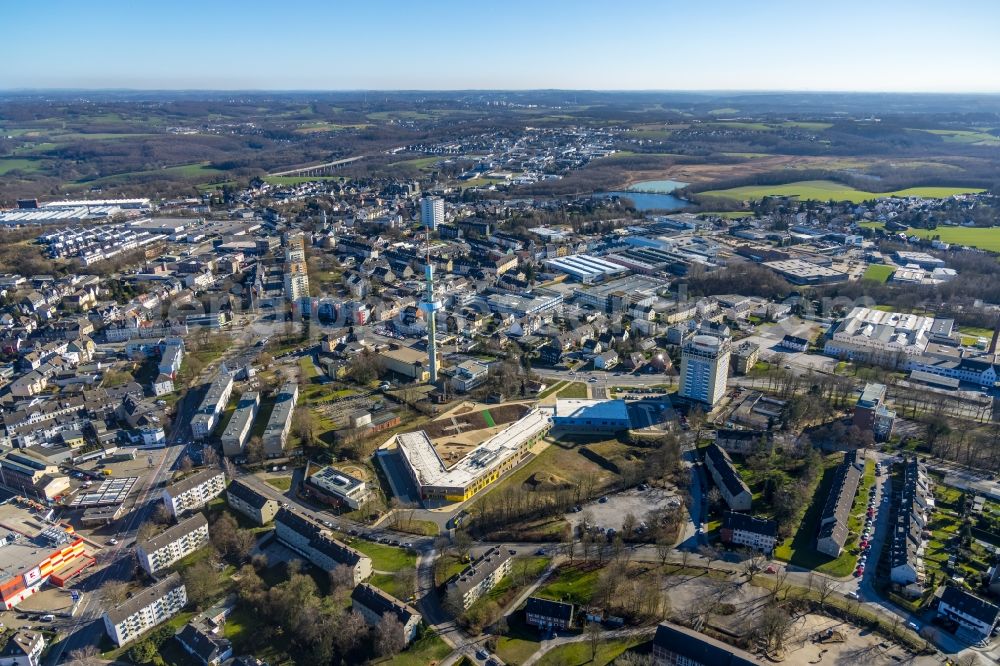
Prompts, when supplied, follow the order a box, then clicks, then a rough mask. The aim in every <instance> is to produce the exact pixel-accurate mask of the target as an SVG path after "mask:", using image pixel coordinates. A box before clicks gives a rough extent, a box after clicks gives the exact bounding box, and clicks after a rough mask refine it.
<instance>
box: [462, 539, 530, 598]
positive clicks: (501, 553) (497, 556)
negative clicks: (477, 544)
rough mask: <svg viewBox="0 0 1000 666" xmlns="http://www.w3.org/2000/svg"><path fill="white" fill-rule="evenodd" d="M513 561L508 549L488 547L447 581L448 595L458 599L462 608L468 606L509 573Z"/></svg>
mask: <svg viewBox="0 0 1000 666" xmlns="http://www.w3.org/2000/svg"><path fill="white" fill-rule="evenodd" d="M513 562H514V556H513V555H512V554H511V553H510V551H508V550H504V549H503V548H501V547H500V546H494V547H493V548H490V549H489V550H488V551H486V552H485V553H484V554H483V556H482V557H480V558H479V559H478V560H476V561H474V562H472V563H471V564H470V565H469V566H468V567H466V568H465V570H463V571H462V572H461V573H460V574H458V575H457V576H455V577H453V578H452V579H451V580H450V581H448V595H449V596H451V595H454V596H455V597H456V598H458V599H460V600H461V604H462V608H469V607H470V606H471V605H472V604H474V603H476V600H477V599H479V598H480V597H481V596H483V595H484V594H486V593H487V592H489V591H490V590H492V589H493V588H494V587H495V586H496V584H497V583H499V582H500V581H501V580H503V577H504V576H506V575H507V574H509V573H510V568H511V566H512V564H513Z"/></svg>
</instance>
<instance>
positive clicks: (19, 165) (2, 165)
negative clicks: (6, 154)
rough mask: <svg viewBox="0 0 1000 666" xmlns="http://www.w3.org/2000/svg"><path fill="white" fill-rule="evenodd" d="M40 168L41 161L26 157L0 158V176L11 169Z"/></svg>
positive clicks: (29, 169)
mask: <svg viewBox="0 0 1000 666" xmlns="http://www.w3.org/2000/svg"><path fill="white" fill-rule="evenodd" d="M38 170H39V162H37V161H36V160H26V159H17V158H13V159H3V160H0V176H2V175H4V174H7V173H10V172H11V171H25V172H33V171H38Z"/></svg>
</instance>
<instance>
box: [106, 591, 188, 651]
mask: <svg viewBox="0 0 1000 666" xmlns="http://www.w3.org/2000/svg"><path fill="white" fill-rule="evenodd" d="M186 604H187V589H186V588H185V587H184V583H183V582H181V577H180V574H177V573H172V574H170V575H169V576H167V577H166V578H164V579H163V580H161V581H159V582H158V583H156V584H155V585H153V586H151V587H147V588H146V589H145V590H142V591H141V592H139V593H138V594H136V595H135V596H133V597H132V598H131V599H128V600H127V601H125V602H124V603H123V604H121V605H120V606H118V607H117V608H113V609H111V610H107V611H105V612H104V628H105V630H106V631H107V632H108V636H110V637H111V640H113V641H114V642H115V645H118V646H122V645H125V644H126V643H128V642H129V641H131V640H134V639H135V638H138V637H139V636H141V635H143V634H144V633H146V632H147V631H149V630H150V629H152V628H153V627H155V626H156V625H158V624H160V623H161V622H166V621H167V620H169V619H170V618H172V617H173V616H174V615H177V613H179V612H180V611H181V609H182V608H184V606H185V605H186Z"/></svg>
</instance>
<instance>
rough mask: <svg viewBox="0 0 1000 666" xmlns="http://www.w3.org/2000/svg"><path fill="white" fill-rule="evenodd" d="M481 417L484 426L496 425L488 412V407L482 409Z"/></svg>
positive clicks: (493, 426) (491, 426) (492, 426)
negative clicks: (484, 422) (484, 423)
mask: <svg viewBox="0 0 1000 666" xmlns="http://www.w3.org/2000/svg"><path fill="white" fill-rule="evenodd" d="M483 419H484V420H485V421H486V427H487V428H495V427H496V425H497V424H496V421H494V420H493V415H492V414H490V410H488V409H484V410H483Z"/></svg>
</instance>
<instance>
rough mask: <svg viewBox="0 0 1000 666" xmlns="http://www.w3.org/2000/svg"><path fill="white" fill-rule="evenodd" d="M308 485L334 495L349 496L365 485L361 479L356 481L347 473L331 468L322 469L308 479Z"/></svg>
mask: <svg viewBox="0 0 1000 666" xmlns="http://www.w3.org/2000/svg"><path fill="white" fill-rule="evenodd" d="M309 483H311V484H313V485H314V486H316V487H318V488H322V489H323V490H326V491H328V492H332V493H334V494H335V495H345V496H346V495H350V494H351V493H352V492H354V491H355V490H357V489H358V488H359V487H361V486H363V485H365V482H364V481H362V480H361V479H356V478H354V477H353V476H351V475H350V474H348V473H347V472H342V471H340V470H339V469H334V468H333V467H329V466H327V467H324V468H323V469H321V470H319V471H318V472H316V473H315V474H313V475H312V476H310V477H309Z"/></svg>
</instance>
